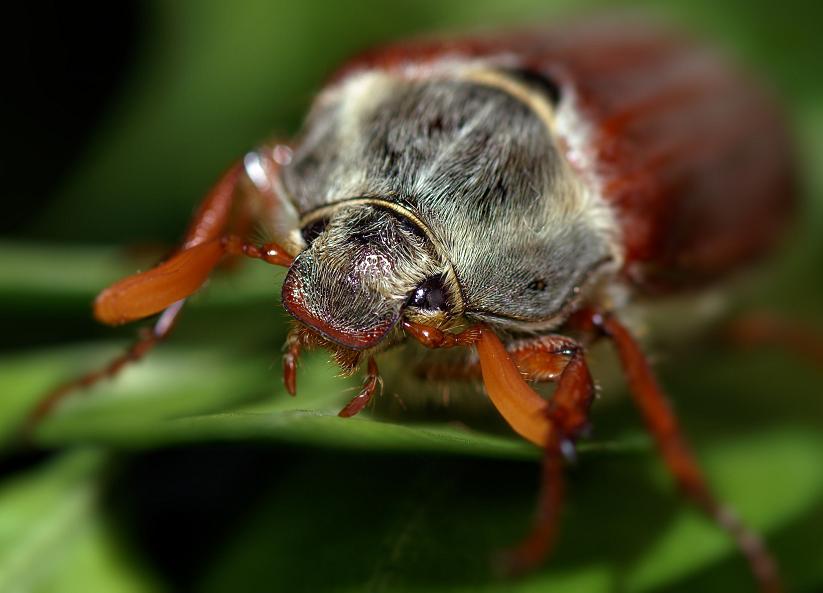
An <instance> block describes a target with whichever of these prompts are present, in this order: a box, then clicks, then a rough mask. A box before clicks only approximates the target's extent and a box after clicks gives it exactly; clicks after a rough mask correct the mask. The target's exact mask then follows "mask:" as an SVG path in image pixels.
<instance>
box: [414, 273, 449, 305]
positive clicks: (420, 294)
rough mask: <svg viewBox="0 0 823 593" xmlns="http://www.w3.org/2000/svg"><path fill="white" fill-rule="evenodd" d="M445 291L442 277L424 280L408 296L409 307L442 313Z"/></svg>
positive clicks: (444, 303)
mask: <svg viewBox="0 0 823 593" xmlns="http://www.w3.org/2000/svg"><path fill="white" fill-rule="evenodd" d="M445 305H446V289H445V288H444V287H443V277H442V276H432V277H430V278H426V279H425V280H424V281H423V282H422V283H421V284H420V286H418V287H417V288H415V289H414V291H412V293H411V295H410V296H409V302H408V306H409V307H415V308H417V309H423V310H426V311H442V310H444V309H445V308H446V307H445Z"/></svg>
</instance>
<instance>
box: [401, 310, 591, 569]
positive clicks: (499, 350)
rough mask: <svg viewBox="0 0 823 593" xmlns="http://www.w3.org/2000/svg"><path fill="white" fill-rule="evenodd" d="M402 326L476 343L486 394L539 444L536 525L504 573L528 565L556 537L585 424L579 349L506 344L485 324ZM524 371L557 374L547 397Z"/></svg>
mask: <svg viewBox="0 0 823 593" xmlns="http://www.w3.org/2000/svg"><path fill="white" fill-rule="evenodd" d="M404 328H405V329H406V330H407V331H409V333H411V335H412V336H413V337H414V338H416V339H418V340H419V341H420V342H421V343H422V344H423V345H425V346H428V347H449V346H454V345H458V344H461V343H463V344H468V343H475V344H476V346H477V352H478V355H479V358H480V370H481V373H482V376H483V383H484V384H485V386H486V392H487V393H488V395H489V399H490V400H491V401H492V403H493V404H494V406H495V407H496V408H497V410H498V411H499V412H500V414H501V415H502V416H503V418H504V419H505V420H506V421H507V422H508V424H509V425H510V426H511V427H512V428H513V429H514V430H515V432H517V433H518V434H520V435H521V436H523V437H524V438H526V439H528V440H529V441H531V442H533V443H534V444H536V445H539V446H541V447H543V450H544V456H543V464H542V472H541V474H542V475H541V493H540V496H539V499H538V508H537V519H536V521H535V525H534V527H533V529H532V532H531V533H530V534H529V535H528V537H526V539H524V541H523V542H522V543H521V544H520V545H518V546H517V547H516V548H515V549H514V550H512V551H510V552H509V553H508V554H507V555H506V558H505V560H506V567H505V568H506V569H507V570H508V571H509V572H522V571H524V570H528V569H530V568H534V567H535V566H537V565H538V564H539V563H540V562H541V561H542V560H543V559H544V558H545V557H546V556H547V555H548V553H549V552H550V551H551V548H552V545H553V543H554V540H555V536H556V533H557V523H558V518H559V512H560V508H561V506H562V502H563V492H564V480H563V466H564V463H565V459H566V458H568V457H570V456H571V455H573V453H574V448H573V447H574V441H575V440H576V439H577V438H578V437H579V436H580V435H581V434H582V433H583V432H584V431H585V429H586V428H587V426H588V413H589V407H590V406H591V403H592V401H593V400H594V383H593V381H592V378H591V374H590V373H589V369H588V366H587V365H586V361H585V358H584V354H583V348H582V347H581V346H580V345H579V344H578V343H577V342H575V341H574V340H572V339H570V338H567V337H565V336H559V335H549V336H542V337H540V338H537V339H534V340H528V341H523V342H519V343H516V344H515V345H514V346H513V347H512V349H511V351H507V350H506V348H504V346H503V344H502V343H501V342H500V340H499V339H498V337H497V336H496V335H495V334H494V332H492V331H491V330H490V329H489V328H487V327H485V326H476V327H473V328H470V329H469V330H466V331H464V332H463V333H461V334H446V333H445V332H441V331H440V330H437V329H434V328H424V327H423V326H419V325H417V324H413V323H411V322H406V323H404ZM423 329H425V330H426V331H423ZM448 336H450V337H448ZM438 344H439V345H440V346H438ZM515 361H517V364H515ZM518 367H519V368H518ZM523 374H525V375H526V376H527V377H528V378H529V379H531V380H534V381H556V382H557V389H556V390H555V392H554V396H553V397H552V399H551V401H548V402H547V401H546V400H544V399H543V398H542V397H540V395H538V394H537V393H536V392H535V391H534V390H533V389H532V388H531V387H529V386H528V384H527V383H526V380H525V379H524V377H523Z"/></svg>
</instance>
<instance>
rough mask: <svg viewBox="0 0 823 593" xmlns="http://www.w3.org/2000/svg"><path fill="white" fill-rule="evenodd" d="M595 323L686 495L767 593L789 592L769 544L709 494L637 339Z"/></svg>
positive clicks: (616, 326)
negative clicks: (738, 553) (730, 542)
mask: <svg viewBox="0 0 823 593" xmlns="http://www.w3.org/2000/svg"><path fill="white" fill-rule="evenodd" d="M592 319H593V320H594V323H595V324H596V326H597V327H599V328H600V329H601V331H602V332H603V333H604V334H605V335H606V336H608V337H609V338H611V340H612V342H613V343H614V345H615V347H616V348H617V353H618V355H619V357H620V361H621V363H622V364H623V369H624V371H625V373H626V377H627V379H628V382H629V387H630V388H631V392H632V395H633V397H634V401H635V404H636V405H637V407H638V408H640V411H641V413H642V414H643V417H644V420H645V421H646V426H647V427H648V429H649V432H651V433H652V436H653V437H654V439H655V441H656V442H657V448H658V449H659V450H660V453H661V455H662V456H663V461H664V462H665V463H666V465H667V466H668V468H669V471H670V472H671V473H672V475H674V478H675V480H676V481H677V483H678V485H679V486H680V489H681V490H682V491H683V492H684V493H685V494H686V496H688V497H689V498H690V499H691V500H692V501H694V502H695V503H696V504H697V505H698V506H699V507H700V508H701V509H703V511H704V512H705V513H706V514H707V515H708V516H709V517H711V518H712V519H714V521H715V522H716V523H717V524H718V525H719V526H720V527H722V528H723V529H725V530H726V531H727V532H728V533H729V534H730V535H731V536H732V537H733V538H734V540H735V542H736V543H737V546H738V548H740V550H741V551H742V553H743V555H744V556H745V557H746V559H747V560H748V562H749V565H750V566H751V569H752V572H753V573H754V575H755V578H756V579H757V582H758V584H759V585H760V589H761V591H763V592H764V593H779V592H781V591H783V586H782V584H781V582H780V577H779V575H778V572H777V565H776V563H775V562H774V559H773V558H772V556H771V554H769V551H768V550H767V549H766V547H765V545H764V543H763V541H762V540H761V539H760V538H759V537H758V536H757V535H756V534H754V533H753V532H751V531H749V529H748V528H746V527H745V526H744V525H743V524H742V523H741V522H740V521H739V519H737V517H736V515H735V514H734V513H733V512H731V511H730V510H729V509H728V508H727V507H725V506H724V505H722V504H720V503H719V502H718V501H717V500H716V499H715V498H714V496H713V495H712V493H711V491H710V490H709V487H708V485H707V484H706V481H705V479H704V477H703V474H702V472H701V471H700V468H699V467H698V465H697V460H696V459H695V458H694V455H693V454H692V452H691V449H690V448H689V446H688V444H687V443H686V440H685V438H684V437H683V434H682V433H681V431H680V427H679V426H678V423H677V418H676V417H675V416H674V413H673V412H672V409H671V407H670V406H669V404H668V402H667V401H666V397H665V395H664V394H663V391H662V390H661V389H660V386H659V385H658V384H657V381H656V380H655V377H654V374H653V373H652V371H651V368H649V364H648V362H647V361H646V357H645V356H644V354H643V351H642V350H641V349H640V346H639V345H638V344H637V342H636V341H635V339H634V338H633V337H632V335H631V333H629V331H628V330H627V329H626V328H625V327H624V326H623V324H622V323H620V321H619V320H618V319H617V318H616V317H614V316H613V315H611V314H603V315H600V314H597V313H594V314H593V315H592Z"/></svg>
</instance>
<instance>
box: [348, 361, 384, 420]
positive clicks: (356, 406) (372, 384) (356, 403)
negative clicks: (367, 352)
mask: <svg viewBox="0 0 823 593" xmlns="http://www.w3.org/2000/svg"><path fill="white" fill-rule="evenodd" d="M382 384H383V383H382V380H381V379H380V374H379V371H378V370H377V363H376V362H375V360H374V358H370V359H369V368H368V371H367V372H366V380H365V381H364V382H363V388H362V389H361V390H360V393H358V394H357V395H355V396H354V397H353V398H352V400H351V401H350V402H349V403H348V404H346V407H344V408H343V409H342V410H340V412H339V413H338V414H337V415H338V416H340V417H341V418H350V417H352V416H354V415H355V414H358V413H359V412H360V411H361V410H362V409H363V408H365V407H366V406H367V405H368V403H369V402H370V401H371V400H372V398H373V397H374V393H375V391H377V386H378V385H381V386H382Z"/></svg>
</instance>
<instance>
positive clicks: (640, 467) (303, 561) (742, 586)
mask: <svg viewBox="0 0 823 593" xmlns="http://www.w3.org/2000/svg"><path fill="white" fill-rule="evenodd" d="M821 447H823V438H821V436H820V435H819V434H815V433H796V432H786V431H774V432H770V433H763V434H760V435H756V436H751V437H749V438H745V439H735V440H731V441H728V440H726V441H723V440H720V441H716V442H712V443H711V444H710V446H708V447H706V450H705V454H704V455H702V457H704V458H705V461H706V465H707V468H708V474H709V478H710V480H711V481H712V482H713V483H714V484H715V485H716V489H717V491H718V494H719V495H720V496H721V497H722V498H723V499H725V500H727V501H728V502H729V503H730V504H731V505H732V506H733V507H736V508H737V509H738V510H739V512H740V514H741V516H742V517H743V519H744V521H746V522H747V523H749V524H750V525H752V526H753V527H754V528H756V529H758V530H760V531H761V532H763V533H766V534H767V535H769V536H770V540H771V542H772V544H776V545H775V548H776V552H777V554H778V557H779V558H780V559H781V560H785V559H787V558H788V556H787V554H786V553H787V552H788V551H789V549H788V548H784V547H783V546H782V545H781V543H782V542H784V541H787V540H791V539H794V538H796V537H798V534H802V533H804V529H805V526H804V523H805V521H806V520H811V519H812V518H814V517H819V516H820V514H821V512H823V504H821V494H823V466H821V464H820V463H819V454H820V451H821ZM658 467H659V466H658V461H657V460H656V459H654V458H652V457H648V456H647V457H631V456H629V457H614V458H608V459H606V458H600V459H598V458H596V457H594V458H586V459H585V460H583V461H581V464H580V466H579V467H578V468H576V469H574V470H572V471H571V472H570V474H571V475H570V496H569V499H568V508H567V510H566V512H565V513H564V520H563V524H562V529H561V534H560V541H559V546H558V550H557V553H556V555H555V556H554V558H552V560H550V561H549V562H548V563H547V565H546V567H545V568H543V569H541V570H539V571H537V572H535V573H534V574H530V575H527V576H526V577H524V578H523V579H522V580H519V581H516V582H511V581H508V580H503V579H499V578H496V577H495V576H494V574H493V572H492V570H491V562H490V560H491V556H492V554H493V553H494V552H495V551H497V550H500V549H502V548H504V547H505V546H507V545H510V544H512V543H514V542H515V541H517V539H518V537H521V536H522V535H523V534H524V533H525V531H526V530H527V528H528V524H529V521H530V515H531V509H532V508H533V504H534V500H533V499H534V496H535V489H534V481H533V479H534V475H533V474H534V471H535V470H534V467H533V466H531V467H530V466H528V465H517V464H502V463H490V462H483V461H479V460H465V459H459V460H453V459H442V458H440V459H436V458H431V457H421V458H413V459H398V458H396V457H391V458H384V457H379V456H360V457H342V458H341V457H339V456H334V455H323V456H320V455H316V456H315V457H314V459H313V460H312V461H310V462H308V463H305V464H303V465H302V466H301V467H298V468H297V469H295V470H294V471H292V472H291V473H289V474H287V475H285V476H282V478H281V479H279V480H278V481H277V485H276V487H275V488H272V490H271V491H270V492H269V493H268V494H267V495H266V496H264V497H262V499H261V503H260V505H259V507H258V508H257V509H256V510H255V511H254V512H253V513H252V514H251V516H250V517H249V518H248V520H247V521H246V523H245V527H244V528H243V529H241V530H239V532H238V533H237V535H236V537H235V538H234V539H233V541H231V542H230V543H229V544H228V546H227V548H226V549H225V551H224V554H223V556H222V559H221V560H220V561H218V562H216V563H215V564H214V566H213V569H212V570H211V571H209V572H207V573H206V574H205V575H204V576H203V579H202V581H201V588H200V590H201V591H204V592H207V593H222V592H228V591H233V590H238V589H239V590H247V589H253V588H255V586H259V584H260V583H266V587H267V588H269V589H270V590H274V591H280V590H283V591H293V592H296V593H297V592H303V591H305V592H309V591H311V592H317V593H321V592H331V591H335V592H342V591H346V592H352V593H354V592H360V591H392V592H395V593H400V592H423V591H430V592H433V593H434V592H438V593H440V592H449V593H458V592H460V593H463V592H466V593H468V592H476V591H480V592H484V593H503V592H506V593H509V592H515V593H517V592H522V593H526V592H529V593H531V592H534V593H538V592H544V591H562V592H563V593H574V592H581V593H600V592H603V593H607V592H611V591H616V590H619V591H625V592H627V593H641V592H647V591H683V592H685V591H696V590H699V591H736V590H749V589H750V588H751V576H750V575H749V574H748V569H747V567H746V566H745V564H744V562H743V561H742V560H741V558H740V557H739V555H738V552H737V551H736V549H735V548H734V546H733V544H732V543H731V541H730V540H729V539H728V538H727V537H726V536H725V534H723V533H722V532H721V531H720V530H719V529H718V528H717V527H715V526H714V525H713V524H711V523H710V522H709V521H708V520H707V519H706V518H704V517H703V516H702V515H700V514H699V513H697V511H695V510H694V509H693V508H692V507H690V506H689V505H688V504H687V503H686V502H685V501H684V500H683V499H682V498H681V497H678V496H676V495H675V494H674V492H673V491H672V490H673V489H672V486H671V484H670V482H669V481H668V480H666V481H661V480H659V479H658V474H659V471H658ZM763 467H768V468H771V471H770V472H768V473H766V472H763V471H762V468H763ZM261 471H266V470H265V468H261ZM268 471H277V472H280V471H282V470H281V469H280V468H271V469H270V470H268ZM817 526H818V527H819V526H820V524H819V522H818V523H817ZM808 554H809V556H807V557H806V563H807V565H808V568H807V574H806V575H805V576H804V582H803V583H802V585H803V586H804V587H811V586H813V585H814V584H823V557H821V555H820V554H821V552H820V549H819V547H818V548H814V549H809V550H808ZM799 584H801V583H798V585H799Z"/></svg>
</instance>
